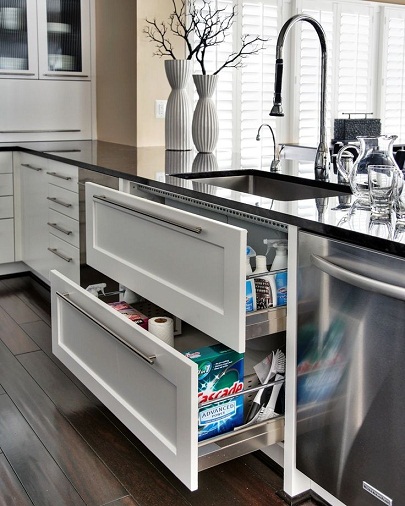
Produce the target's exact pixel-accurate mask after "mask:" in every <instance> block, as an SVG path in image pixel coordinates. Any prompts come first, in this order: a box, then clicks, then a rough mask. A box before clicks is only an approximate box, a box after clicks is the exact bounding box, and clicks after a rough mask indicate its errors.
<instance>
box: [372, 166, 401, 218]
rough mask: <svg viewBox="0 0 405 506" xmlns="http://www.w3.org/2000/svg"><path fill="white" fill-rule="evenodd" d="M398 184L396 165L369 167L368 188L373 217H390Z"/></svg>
mask: <svg viewBox="0 0 405 506" xmlns="http://www.w3.org/2000/svg"><path fill="white" fill-rule="evenodd" d="M396 184H397V175H396V167H395V166H394V165H369V166H368V188H369V193H370V203H371V213H372V214H373V215H379V216H389V215H390V213H391V209H392V205H393V203H394V192H395V190H396Z"/></svg>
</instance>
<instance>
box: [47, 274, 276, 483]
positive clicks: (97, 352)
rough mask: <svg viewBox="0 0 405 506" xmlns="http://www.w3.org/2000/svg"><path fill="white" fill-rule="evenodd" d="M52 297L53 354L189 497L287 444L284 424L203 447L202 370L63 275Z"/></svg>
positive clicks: (53, 285)
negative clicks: (228, 469)
mask: <svg viewBox="0 0 405 506" xmlns="http://www.w3.org/2000/svg"><path fill="white" fill-rule="evenodd" d="M51 290H52V350H53V353H54V354H55V355H56V356H57V357H58V358H59V359H60V360H61V361H62V363H64V364H65V365H66V366H67V367H68V368H69V369H70V370H71V371H72V372H73V373H74V374H75V375H76V376H77V377H78V378H79V379H80V380H81V381H82V383H83V384H84V385H86V386H87V388H89V390H90V391H91V392H93V393H94V394H95V395H96V396H97V397H98V398H99V399H100V400H101V401H102V402H103V403H104V404H105V405H106V406H107V407H108V408H109V409H110V410H111V411H112V412H113V413H114V414H115V415H116V416H117V418H119V419H120V420H121V421H122V422H123V423H124V424H125V425H126V426H127V427H128V428H129V429H130V430H131V431H132V432H133V433H134V434H135V435H136V436H137V437H138V438H139V439H140V440H141V441H142V442H143V443H144V444H145V445H146V446H147V447H148V448H149V449H150V450H151V451H152V452H153V453H154V454H155V455H156V456H157V457H158V458H159V459H160V460H161V461H162V462H163V463H164V464H165V465H166V466H167V467H168V468H169V469H170V470H171V471H172V472H173V473H174V474H175V475H176V476H177V477H178V478H179V479H180V480H181V481H182V482H183V483H184V484H185V485H186V486H187V487H188V488H189V489H190V490H196V489H197V487H198V471H199V470H202V469H205V468H207V467H211V466H214V465H217V464H219V463H221V462H224V461H226V460H230V459H232V458H235V457H237V456H240V455H244V454H246V453H250V452H252V451H255V450H258V449H260V448H264V447H265V446H268V445H270V444H273V443H276V442H279V441H281V440H283V437H284V420H283V418H282V417H279V418H274V419H271V420H269V421H266V422H263V423H261V424H257V425H253V426H250V427H246V428H241V429H239V430H236V431H234V432H229V433H227V434H223V435H221V436H218V437H216V438H212V439H210V440H206V441H203V442H201V443H198V404H197V402H198V392H197V390H198V377H197V375H198V371H197V364H196V363H194V362H193V361H191V360H189V359H188V358H186V357H185V356H184V355H183V354H182V353H180V352H179V351H177V350H176V349H174V348H171V347H170V346H168V345H167V344H165V343H164V342H162V341H161V340H159V339H158V338H156V337H155V336H153V335H152V334H150V333H149V332H148V331H146V330H144V329H143V328H142V327H140V326H138V325H136V324H134V323H133V322H131V321H130V320H128V319H127V318H125V316H123V315H121V314H120V313H118V312H117V311H115V310H114V309H112V308H111V307H109V306H108V305H106V304H105V303H104V302H102V301H101V300H100V299H97V298H96V297H94V296H93V295H91V294H90V293H89V292H87V291H86V290H84V289H82V288H81V287H80V286H78V285H76V284H75V283H74V282H72V281H71V280H69V279H68V278H66V277H64V276H63V275H61V274H60V273H58V272H57V271H51ZM199 334H201V333H199ZM206 338H207V339H209V340H210V341H211V338H209V337H208V336H206ZM177 339H178V338H176V339H175V342H176V340H177ZM180 339H182V338H180Z"/></svg>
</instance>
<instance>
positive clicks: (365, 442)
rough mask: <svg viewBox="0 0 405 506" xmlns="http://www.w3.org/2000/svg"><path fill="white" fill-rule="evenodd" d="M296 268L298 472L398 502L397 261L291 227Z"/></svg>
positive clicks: (402, 291)
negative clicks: (295, 239) (296, 250)
mask: <svg viewBox="0 0 405 506" xmlns="http://www.w3.org/2000/svg"><path fill="white" fill-rule="evenodd" d="M298 265H299V269H298V343H297V346H298V354H297V447H296V452H297V453H296V461H297V469H299V470H300V471H302V472H303V473H304V474H306V475H307V476H308V477H309V478H311V479H312V480H314V481H315V482H316V483H317V484H318V485H320V486H321V487H322V488H324V489H325V490H327V491H328V492H330V493H331V494H332V495H334V496H335V497H337V498H338V499H339V500H340V501H342V502H343V503H345V504H346V505H348V506H373V505H376V506H378V505H379V504H381V503H383V504H387V505H390V504H393V505H394V506H399V505H405V496H404V484H403V479H402V475H403V472H404V469H405V407H404V406H405V402H404V400H403V399H404V397H405V260H403V259H400V258H397V257H393V256H390V255H386V254H382V253H377V252H375V251H371V250H368V249H365V248H360V247H356V246H352V245H348V244H346V243H341V242H338V241H334V240H329V239H325V238H323V237H319V236H316V235H313V234H309V233H306V232H300V237H299V259H298Z"/></svg>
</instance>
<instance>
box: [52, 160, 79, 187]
mask: <svg viewBox="0 0 405 506" xmlns="http://www.w3.org/2000/svg"><path fill="white" fill-rule="evenodd" d="M46 174H47V178H48V183H51V184H54V185H56V186H60V187H61V188H66V190H70V191H73V192H76V193H78V191H79V187H78V181H79V170H78V168H77V167H75V166H73V165H67V164H66V163H59V162H54V161H50V162H49V167H48V170H47V171H46Z"/></svg>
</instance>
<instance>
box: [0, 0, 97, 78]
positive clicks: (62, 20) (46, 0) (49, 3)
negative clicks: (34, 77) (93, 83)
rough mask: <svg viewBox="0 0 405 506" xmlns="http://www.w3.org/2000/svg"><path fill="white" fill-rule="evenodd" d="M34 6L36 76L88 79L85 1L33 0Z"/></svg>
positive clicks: (88, 47) (87, 29)
mask: <svg viewBox="0 0 405 506" xmlns="http://www.w3.org/2000/svg"><path fill="white" fill-rule="evenodd" d="M0 1H2V0H0ZM37 5H38V44H39V78H40V79H50V78H55V77H56V78H62V79H66V78H67V79H69V78H73V79H89V78H90V7H89V1H88V0H37Z"/></svg>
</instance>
